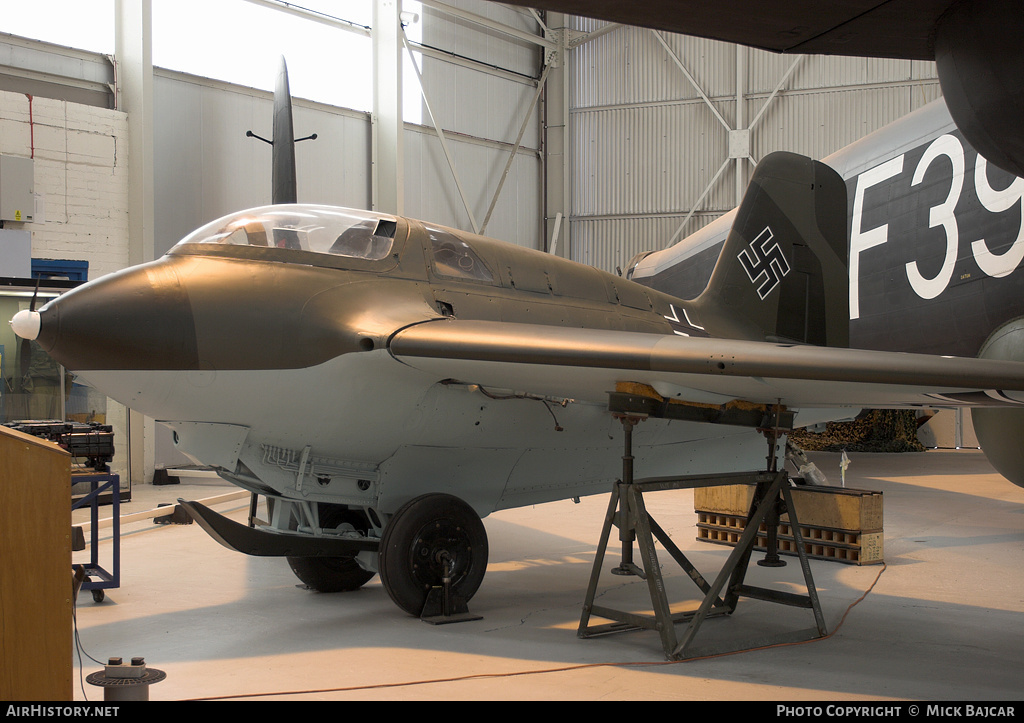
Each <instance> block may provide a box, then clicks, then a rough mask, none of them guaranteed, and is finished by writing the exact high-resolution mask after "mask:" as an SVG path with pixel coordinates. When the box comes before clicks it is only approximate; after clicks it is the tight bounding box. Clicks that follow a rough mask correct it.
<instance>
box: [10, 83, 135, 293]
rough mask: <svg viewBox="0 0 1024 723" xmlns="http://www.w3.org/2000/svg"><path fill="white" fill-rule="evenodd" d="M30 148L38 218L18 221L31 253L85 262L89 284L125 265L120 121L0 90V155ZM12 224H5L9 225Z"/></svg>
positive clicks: (124, 136)
mask: <svg viewBox="0 0 1024 723" xmlns="http://www.w3.org/2000/svg"><path fill="white" fill-rule="evenodd" d="M33 147H34V149H35V192H36V194H37V195H41V196H42V197H43V203H44V209H45V220H44V222H42V223H39V222H36V223H26V224H23V225H21V226H22V227H24V228H26V229H29V230H30V231H31V232H32V256H33V257H35V258H50V259H72V260H76V261H88V262H89V278H90V279H95V278H99V277H100V276H103V275H105V274H109V273H111V272H113V271H117V270H119V269H123V268H125V267H126V266H127V265H128V164H127V161H128V123H127V117H126V115H125V114H124V113H121V112H119V111H112V110H106V109H103V108H93V107H91V106H83V105H77V104H75V103H67V102H64V101H59V100H53V99H50V98H39V97H34V98H33V99H32V123H31V125H30V123H29V99H28V97H27V96H25V95H24V94H21V93H8V92H5V91H0V153H3V154H8V155H14V156H25V157H28V156H30V155H31V154H32V150H33ZM12 226H13V225H12Z"/></svg>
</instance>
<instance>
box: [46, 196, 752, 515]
mask: <svg viewBox="0 0 1024 723" xmlns="http://www.w3.org/2000/svg"><path fill="white" fill-rule="evenodd" d="M345 213H350V212H347V211H343V210H338V209H326V208H323V207H307V206H276V207H267V208H265V209H255V210H253V211H249V212H244V213H240V214H236V215H234V216H231V217H228V218H226V219H221V220H219V221H217V222H215V223H213V224H211V225H209V226H207V227H204V229H200V230H199V231H197V232H196V233H195V234H193V235H192V236H190V237H189V238H186V239H185V240H184V241H182V242H181V243H180V244H179V245H177V246H176V247H175V248H174V249H172V250H171V252H169V253H168V254H167V255H166V256H164V257H163V258H161V259H158V260H156V261H154V262H151V263H149V264H145V265H142V266H139V267H135V268H132V269H128V270H125V271H123V272H120V273H117V274H112V275H110V276H108V277H105V278H102V279H99V280H97V281H95V282H92V283H90V284H88V285H87V286H85V287H82V288H80V289H77V290H75V291H73V292H71V293H68V294H66V295H65V296H64V297H62V298H60V299H59V300H56V301H55V302H54V303H52V304H50V305H48V306H46V307H44V308H43V309H42V310H41V312H40V318H41V325H40V333H39V337H38V341H39V343H40V344H41V345H42V346H43V348H45V349H46V350H47V351H48V352H49V353H50V354H51V355H52V356H53V357H54V358H56V359H57V360H58V361H60V362H61V363H62V364H64V365H65V366H66V367H67V368H69V369H71V370H74V371H75V373H76V374H77V375H78V376H79V377H80V378H81V379H82V380H83V381H85V382H87V383H89V384H91V385H93V386H95V387H97V388H98V389H100V390H102V391H103V392H104V393H106V394H108V395H109V396H111V397H112V398H115V399H117V400H119V401H121V402H122V403H124V404H125V405H127V406H128V407H130V408H132V409H134V410H137V411H139V412H142V413H144V414H146V415H148V416H151V417H153V418H155V419H157V420H158V421H160V422H162V423H164V424H166V425H168V426H169V427H170V428H171V429H172V430H174V435H175V442H176V444H177V445H178V448H179V449H180V450H181V451H183V452H184V453H186V454H188V455H189V456H191V457H193V458H194V459H196V460H197V461H198V462H200V463H202V464H205V465H209V466H212V467H215V468H217V469H218V470H219V471H220V472H221V473H222V474H223V475H224V476H226V477H228V478H229V479H232V480H233V481H235V482H236V483H238V484H240V485H241V486H243V487H246V488H248V489H250V490H252V491H256V492H259V493H262V494H267V495H271V496H278V497H282V498H294V499H300V500H304V501H308V502H324V503H330V504H345V505H350V506H358V507H363V508H367V509H374V510H376V511H378V512H379V513H380V514H382V515H387V514H388V513H389V512H391V511H393V510H394V509H395V508H397V507H398V506H400V505H401V504H402V503H403V502H405V501H406V500H408V499H410V498H411V497H413V496H415V495H416V494H417V492H418V490H420V489H422V487H423V484H424V481H425V480H426V479H430V480H432V482H431V487H432V488H439V489H443V490H446V491H449V492H451V493H452V494H456V495H457V496H459V497H461V498H462V499H464V500H466V501H467V502H468V503H470V504H471V505H472V506H473V508H474V509H475V510H476V511H477V512H478V513H479V514H481V515H486V514H488V513H489V512H491V511H493V510H494V509H498V508H502V507H512V506H518V505H522V504H532V503H537V502H544V501H549V500H553V499H564V498H568V497H574V496H579V495H582V494H590V493H595V492H603V491H606V490H607V489H609V485H610V484H611V482H612V481H613V480H614V479H615V478H616V477H617V475H618V473H619V471H620V469H621V466H620V455H621V445H622V440H621V429H620V427H619V425H618V423H617V422H616V421H615V420H614V419H613V418H612V417H611V415H609V414H608V411H607V407H606V406H602V405H598V404H594V403H593V402H590V403H584V402H579V401H576V400H566V399H563V398H559V397H556V396H550V397H542V396H538V395H536V394H529V395H528V394H523V393H520V392H519V391H518V390H513V389H493V390H492V389H484V388H481V387H479V386H477V385H470V384H466V383H463V382H461V381H460V380H457V379H439V378H437V377H436V376H434V375H430V374H427V373H424V372H421V371H418V370H416V369H413V368H411V367H409V366H407V365H406V364H403V363H402V362H401V361H399V360H397V359H396V358H394V357H393V356H392V355H391V354H390V353H389V351H388V341H389V338H390V337H391V336H392V335H393V334H394V333H396V332H398V331H399V330H401V329H403V328H407V327H409V326H411V325H415V324H419V323H425V322H430V321H435V322H436V321H439V320H443V319H445V318H446V317H450V316H454V317H457V318H460V319H480V320H497V321H507V322H526V321H529V322H531V323H543V324H547V325H553V326H562V327H577V328H580V327H582V328H596V329H611V330H624V331H638V332H652V333H659V334H670V335H671V334H673V332H675V333H680V334H685V333H687V331H686V330H688V331H689V332H692V333H694V334H700V335H706V332H705V331H704V330H703V329H699V328H695V327H693V326H692V324H690V323H689V321H688V319H687V315H686V313H685V308H684V307H683V306H681V305H679V304H680V302H679V300H678V299H674V298H672V297H669V296H667V295H665V294H662V293H660V292H657V291H654V290H650V289H644V288H643V287H641V286H640V285H638V284H635V283H633V282H630V281H627V280H624V279H621V278H619V277H615V276H612V275H610V274H606V273H603V272H600V271H598V270H596V269H593V268H590V267H585V266H581V265H578V264H573V263H571V262H569V261H566V260H564V259H560V258H557V257H554V256H551V255H547V254H542V253H539V252H535V251H530V250H528V249H522V248H518V247H514V246H510V245H508V244H502V243H499V242H495V241H492V240H489V239H485V238H482V237H474V236H471V235H468V234H461V233H460V232H457V231H453V230H451V229H444V228H441V227H434V226H426V225H423V224H421V223H419V222H416V221H411V220H407V219H403V218H398V217H391V216H381V215H370V214H363V213H362V212H358V213H359V214H360V219H361V220H360V223H362V224H364V225H366V224H369V226H371V227H375V228H376V230H375V233H377V234H379V235H374V234H371V233H370V231H369V230H366V231H365V232H364V233H363V236H364V238H362V239H360V240H359V241H358V243H356V242H349V241H346V242H345V244H348V246H345V244H342V246H345V247H344V248H338V241H335V242H334V246H332V247H331V248H332V249H333V250H332V251H329V252H325V251H324V246H323V243H325V242H324V241H323V240H322V238H320V237H323V236H324V235H325V233H327V232H330V235H331V239H333V236H334V235H335V234H336V231H337V229H333V230H332V228H331V224H332V223H334V222H335V221H334V217H335V216H337V215H338V214H345ZM293 217H294V218H293ZM295 218H301V222H296V221H295V220H294V219H295ZM346 223H348V221H346ZM356 225H358V224H356ZM325 229H326V230H325ZM341 237H342V236H341V234H338V238H339V241H340V239H341ZM331 239H328V241H330V240H331ZM318 244H319V246H318ZM282 245H283V246H284V247H283V246H282ZM357 246H358V249H357ZM385 247H386V249H385ZM317 249H320V250H317ZM608 391H614V390H611V389H609V390H608ZM634 445H635V447H636V450H637V452H636V455H637V457H638V460H639V461H638V465H640V469H643V470H644V472H643V473H644V474H669V473H677V474H678V473H683V472H692V473H705V472H710V471H723V469H724V470H725V471H732V470H742V469H751V468H757V467H758V466H759V465H761V464H763V460H764V455H765V450H766V442H765V441H764V439H763V437H761V436H760V435H759V434H757V433H756V432H753V431H752V430H748V429H744V428H742V427H713V426H709V425H705V424H697V423H684V422H678V421H677V422H672V423H669V422H665V421H658V420H653V419H652V420H649V421H648V422H647V423H645V424H644V425H641V427H640V428H638V430H637V432H636V437H635V441H634ZM709 452H711V454H709Z"/></svg>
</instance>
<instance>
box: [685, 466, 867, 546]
mask: <svg viewBox="0 0 1024 723" xmlns="http://www.w3.org/2000/svg"><path fill="white" fill-rule="evenodd" d="M792 493H793V505H794V506H795V507H796V514H797V518H798V519H799V520H800V535H801V537H802V538H803V542H804V553H805V554H806V555H808V556H809V557H813V558H815V559H821V560H833V561H836V562H844V563H848V564H855V565H871V564H877V563H881V562H883V561H884V544H883V538H884V535H883V526H882V517H883V515H882V493H881V492H873V491H869V490H857V489H849V488H841V487H796V488H793V489H792ZM753 494H754V488H753V487H750V486H748V485H725V486H719V487H703V488H697V489H695V490H694V508H695V511H696V512H697V539H698V540H699V541H702V542H711V543H716V544H721V545H730V546H735V545H736V543H737V542H738V541H739V538H740V535H742V534H743V531H744V530H745V529H746V522H747V513H748V511H749V509H750V503H751V500H752V499H753ZM777 532H778V540H779V552H780V553H782V554H788V555H796V554H797V549H796V541H795V538H794V536H793V530H792V527H791V525H790V524H789V516H788V515H783V516H782V518H781V520H780V522H779V527H778V531H777ZM767 539H768V532H767V529H766V527H765V526H764V525H762V526H761V529H760V530H759V531H758V535H757V543H756V549H759V550H764V549H765V545H766V544H767Z"/></svg>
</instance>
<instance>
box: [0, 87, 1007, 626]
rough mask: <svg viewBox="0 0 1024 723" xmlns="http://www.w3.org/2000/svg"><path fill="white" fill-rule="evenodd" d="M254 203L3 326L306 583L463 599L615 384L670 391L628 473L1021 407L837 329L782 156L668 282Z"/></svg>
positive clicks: (840, 247)
mask: <svg viewBox="0 0 1024 723" xmlns="http://www.w3.org/2000/svg"><path fill="white" fill-rule="evenodd" d="M278 95H279V97H282V98H283V97H287V81H286V80H285V82H284V88H283V90H281V86H280V85H279V93H278ZM276 125H277V124H276V123H275V126H276ZM275 136H276V137H275V152H276V151H277V145H278V143H281V144H282V145H284V144H285V141H283V140H279V137H278V136H277V129H276V128H275ZM280 138H286V139H287V141H288V142H287V145H288V146H289V147H290V146H291V143H290V140H291V127H290V119H289V122H288V123H287V135H286V136H283V137H280ZM289 164H290V165H291V171H290V173H291V174H292V183H291V189H292V190H291V192H290V193H291V194H294V182H293V177H294V176H293V174H294V160H293V158H292V159H291V160H290V161H289V163H285V164H284V165H285V166H286V167H287V166H288V165H289ZM276 167H277V163H276V161H275V169H276ZM277 175H278V174H277V172H276V170H275V187H277V180H276V179H277ZM274 200H275V203H274V204H272V205H269V206H265V207H260V208H254V209H249V210H245V211H241V212H238V213H234V214H231V215H229V216H226V217H224V218H221V219H218V220H216V221H213V222H212V223H209V224H207V225H205V226H203V227H202V228H200V229H198V230H197V231H195V232H194V233H192V234H190V235H189V236H188V237H186V238H185V239H183V240H182V241H181V242H180V243H179V244H177V245H176V246H175V247H174V248H172V249H171V250H170V251H169V252H168V253H167V254H166V255H165V256H163V257H162V258H160V259H157V260H155V261H153V262H150V263H147V264H143V265H141V266H137V267H133V268H130V269H126V270H124V271H121V272H118V273H115V274H111V275H109V276H106V277H103V278H100V279H97V280H94V281H91V282H89V283H88V284H85V285H83V286H81V287H79V288H77V289H75V290H73V291H71V292H69V293H67V294H65V295H63V296H61V297H59V298H57V299H55V300H53V301H51V302H49V303H47V304H46V305H45V306H43V307H42V308H41V309H39V310H38V311H36V310H34V309H31V310H26V311H23V312H20V313H19V314H18V315H17V316H16V317H15V319H14V320H13V322H12V323H13V325H14V328H15V331H16V332H17V333H18V334H19V336H21V337H23V338H26V339H34V340H36V341H37V342H38V343H39V344H40V345H41V347H42V348H43V349H45V350H46V351H47V352H48V353H49V354H50V355H51V356H53V357H54V359H56V360H57V361H58V362H60V363H61V364H62V365H64V366H65V367H66V368H68V369H69V370H71V371H73V372H74V373H75V374H76V375H77V377H78V378H79V379H80V380H81V381H83V382H85V383H88V384H90V385H92V386H94V387H96V388H97V389H99V390H101V391H102V392H104V393H105V394H107V395H109V396H111V397H112V398H114V399H116V400H118V401H120V402H122V403H124V404H125V405H127V406H128V407H130V408H132V409H134V410H137V411H139V412H141V413H144V414H146V415H147V416H150V417H152V418H154V419H156V420H158V421H159V422H161V423H163V424H165V425H167V426H168V427H170V428H171V429H172V430H173V433H174V440H175V444H176V445H177V447H178V448H179V449H180V450H181V451H183V452H185V453H186V454H188V455H189V456H191V457H193V458H194V459H195V460H197V461H198V462H200V463H201V464H203V465H206V466H208V467H210V468H212V469H215V470H216V471H217V472H218V473H219V474H220V475H221V476H222V477H224V478H225V479H227V480H230V481H231V482H233V483H235V484H237V485H239V486H240V487H242V488H244V489H246V490H249V491H250V492H252V493H253V494H254V495H256V496H260V497H263V498H265V499H266V501H267V509H268V515H267V516H268V520H267V523H266V524H265V525H262V526H259V527H246V526H244V525H239V524H237V523H234V522H231V521H229V520H226V519H225V518H222V517H220V516H219V515H217V514H216V513H214V512H212V511H211V510H209V509H207V508H205V507H203V506H202V505H199V504H196V503H192V504H190V505H189V509H190V511H191V512H192V513H193V515H194V516H195V517H196V518H197V519H198V520H200V522H201V523H202V524H203V525H204V527H205V528H206V529H207V531H209V532H210V533H211V534H212V535H213V536H214V537H216V538H217V539H218V540H219V541H221V542H222V543H224V544H226V545H228V546H230V547H232V548H234V549H237V550H240V551H242V552H246V553H249V554H256V555H279V556H285V557H287V558H288V559H289V561H290V563H291V566H292V568H293V570H294V571H295V573H296V574H297V575H298V577H299V578H300V579H302V580H303V581H304V582H306V583H307V584H308V585H310V586H311V587H313V588H315V589H318V590H325V591H326V590H351V589H355V588H358V587H360V586H361V585H363V584H365V583H366V582H367V581H369V580H370V579H371V578H372V577H373V576H374V575H375V574H377V573H379V574H380V578H381V581H382V583H383V586H384V587H385V588H386V590H387V592H388V594H389V595H390V596H391V598H392V599H393V600H394V601H395V602H396V603H397V604H398V605H399V606H400V607H401V608H402V609H403V610H405V611H407V612H409V613H410V614H413V615H420V614H421V613H422V612H423V610H424V606H425V604H426V601H427V598H428V595H429V594H430V593H431V591H432V590H436V589H437V588H438V586H439V585H441V583H442V581H444V584H445V586H446V589H450V590H451V591H452V592H453V593H454V594H456V595H457V596H458V597H459V598H460V599H461V600H463V601H465V600H468V599H469V598H471V597H472V595H473V594H474V593H475V592H476V590H477V589H478V587H479V586H480V584H481V582H482V579H483V576H484V572H485V569H486V565H487V538H486V534H485V530H484V527H483V524H482V522H481V518H483V517H485V516H486V515H488V514H490V513H492V512H494V511H496V510H501V509H507V508H512V507H518V506H525V505H532V504H538V503H543V502H549V501H554V500H561V499H570V498H575V497H579V496H581V495H588V494H594V493H602V492H607V491H608V490H609V489H610V488H611V486H612V485H613V483H614V482H615V481H616V479H617V477H618V475H619V471H620V470H621V469H622V458H623V448H622V439H621V435H620V432H621V427H620V424H619V421H618V420H617V419H616V418H615V416H614V413H615V411H616V406H615V405H616V404H617V403H618V401H617V400H621V399H622V396H621V395H626V396H627V397H639V398H641V399H642V400H643V403H644V404H647V405H648V406H647V407H644V408H645V409H650V408H651V407H650V405H657V406H660V407H665V406H667V405H672V406H673V408H674V409H677V410H683V411H682V412H678V413H675V414H672V415H661V414H650V415H645V416H646V421H645V422H644V424H642V425H637V426H636V427H635V429H632V430H631V432H630V434H631V437H630V439H631V450H630V451H631V457H630V459H631V462H633V463H635V465H636V466H637V467H638V468H642V469H643V471H644V474H646V475H652V476H656V475H669V474H672V475H679V474H687V475H696V474H710V473H722V474H726V473H730V472H735V471H746V470H751V469H758V468H762V467H764V466H765V460H766V447H767V449H768V454H767V457H768V459H769V466H771V464H772V460H774V459H778V458H781V456H782V454H783V448H784V445H785V437H784V435H779V434H778V432H779V430H780V429H781V430H783V431H784V430H785V429H788V428H795V427H803V426H807V425H813V424H817V423H821V422H825V421H828V420H834V419H839V418H849V417H850V416H852V415H853V414H856V412H857V411H858V410H859V409H861V408H877V407H903V408H912V407H920V406H928V407H931V406H936V405H937V403H938V402H939V401H940V400H941V401H942V402H943V403H944V404H952V405H964V406H976V405H982V406H994V405H1006V406H1013V405H1016V404H1018V403H1020V402H1022V401H1024V364H1022V363H1020V362H1016V361H1004V360H994V359H964V358H954V357H946V356H930V355H922V354H906V353H894V352H886V351H878V350H857V349H850V348H848V342H849V294H848V284H849V274H848V268H847V253H848V250H847V225H846V220H847V194H846V185H845V183H844V181H843V178H842V177H841V176H839V174H837V173H836V172H835V171H834V170H832V169H831V168H829V167H828V166H827V165H825V164H823V163H821V162H816V161H813V160H811V159H808V158H805V157H802V156H797V155H795V154H789V153H775V154H771V155H769V156H767V157H766V158H765V159H763V160H762V161H761V163H760V164H759V165H758V167H757V169H756V170H755V173H754V175H753V178H752V180H751V183H750V186H749V188H748V191H747V193H746V196H745V197H744V200H743V203H742V204H741V206H740V207H739V209H738V211H737V213H736V217H735V220H734V222H733V224H732V226H731V230H730V232H729V234H728V239H727V240H726V241H725V243H724V246H723V248H722V251H721V254H720V257H719V261H718V263H717V265H716V266H715V269H714V272H713V273H712V275H711V278H710V281H709V283H708V284H707V287H706V289H704V291H703V292H702V293H701V294H700V295H699V296H697V297H696V298H694V299H689V300H687V299H682V298H678V297H676V296H673V295H670V294H668V293H665V292H663V291H659V290H657V289H656V288H652V287H651V286H645V285H641V284H639V283H636V282H635V281H632V280H629V279H626V278H623V277H621V276H616V275H613V274H609V273H605V272H602V271H599V270H597V269H594V268H592V267H589V266H585V265H582V264H577V263H574V262H571V261H569V260H566V259H562V258H559V257H556V256H554V255H552V254H547V253H542V252H540V251H535V250H531V249H526V248H521V247H517V246H514V245H511V244H507V243H503V242H500V241H496V240H493V239H488V238H484V237H482V236H478V235H474V234H469V233H465V232H462V231H459V230H457V229H452V228H446V227H443V226H441V225H437V224H433V223H430V222H422V221H417V220H414V219H410V218H405V217H402V216H398V215H392V214H383V213H373V212H368V211H358V210H352V209H345V208H335V207H328V206H314V205H305V204H298V203H295V202H294V198H291V197H289V196H288V195H285V196H281V195H279V194H278V193H277V192H275V199H274ZM766 429H773V430H774V433H773V434H769V435H768V436H767V440H768V441H767V443H766V434H765V430H766Z"/></svg>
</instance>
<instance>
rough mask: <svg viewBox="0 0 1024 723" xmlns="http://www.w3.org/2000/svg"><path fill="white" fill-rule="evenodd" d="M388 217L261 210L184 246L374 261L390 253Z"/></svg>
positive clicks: (324, 209) (313, 209) (206, 229)
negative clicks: (253, 248) (306, 253)
mask: <svg viewBox="0 0 1024 723" xmlns="http://www.w3.org/2000/svg"><path fill="white" fill-rule="evenodd" d="M397 228H398V220H397V219H396V218H395V217H393V216H386V215H383V214H376V213H371V212H369V211H356V210H352V209H347V208H333V207H330V206H305V205H291V206H263V207H261V208H254V209H250V210H248V211H242V212H240V213H235V214H232V215H230V216H225V217H223V218H220V219H217V220H216V221H213V222H212V223H209V224H207V225H205V226H203V227H202V228H199V229H197V230H196V231H194V232H192V233H191V234H189V235H188V236H186V237H185V238H184V239H182V240H181V241H180V242H178V244H177V245H178V246H184V245H186V244H222V245H225V244H232V245H237V246H258V247H264V248H279V249H293V250H298V251H311V252H313V253H318V254H330V255H332V256H342V257H346V258H354V259H364V260H366V261H379V260H381V259H383V258H386V257H387V256H388V254H390V253H391V248H392V246H393V245H394V241H395V231H396V230H397Z"/></svg>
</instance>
